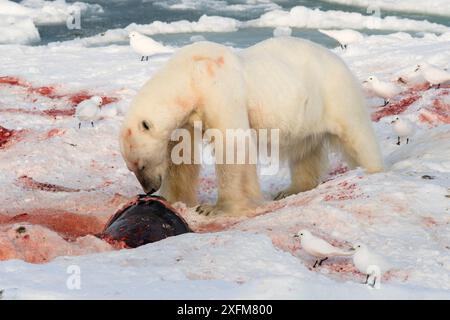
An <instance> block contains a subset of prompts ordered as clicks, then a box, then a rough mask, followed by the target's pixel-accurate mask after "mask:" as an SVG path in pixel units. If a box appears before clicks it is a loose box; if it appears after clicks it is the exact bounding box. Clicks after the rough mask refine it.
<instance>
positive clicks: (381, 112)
mask: <svg viewBox="0 0 450 320" xmlns="http://www.w3.org/2000/svg"><path fill="white" fill-rule="evenodd" d="M419 98H420V96H419V95H418V94H413V95H411V96H409V97H406V98H404V99H402V100H400V101H399V102H396V103H392V104H388V105H387V106H385V107H381V108H380V109H378V110H377V111H375V112H374V113H372V120H373V121H375V122H378V121H380V119H381V118H384V117H386V116H393V115H397V114H400V113H402V112H404V111H405V110H406V109H408V107H409V106H410V105H411V104H413V103H414V102H416V101H417V100H418V99H419Z"/></svg>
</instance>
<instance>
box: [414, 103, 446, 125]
mask: <svg viewBox="0 0 450 320" xmlns="http://www.w3.org/2000/svg"><path fill="white" fill-rule="evenodd" d="M419 120H420V121H422V122H426V123H428V124H430V125H431V126H436V125H437V124H439V123H445V124H450V105H449V104H446V103H444V102H442V101H441V100H439V99H435V100H434V101H433V104H432V105H431V106H429V107H425V108H423V109H422V110H421V111H420V115H419Z"/></svg>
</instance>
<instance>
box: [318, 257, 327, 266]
mask: <svg viewBox="0 0 450 320" xmlns="http://www.w3.org/2000/svg"><path fill="white" fill-rule="evenodd" d="M327 259H328V257H326V258H325V259H322V260H320V261H319V266H321V265H322V262H324V261H325V260H327Z"/></svg>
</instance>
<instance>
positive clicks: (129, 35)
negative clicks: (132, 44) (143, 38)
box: [128, 31, 141, 39]
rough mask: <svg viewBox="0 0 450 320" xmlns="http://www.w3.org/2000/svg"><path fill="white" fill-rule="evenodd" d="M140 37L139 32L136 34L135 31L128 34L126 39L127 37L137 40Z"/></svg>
mask: <svg viewBox="0 0 450 320" xmlns="http://www.w3.org/2000/svg"><path fill="white" fill-rule="evenodd" d="M140 35H141V34H140V33H139V32H137V31H131V32H130V33H129V34H128V37H129V38H130V39H136V38H138V37H139V36H140Z"/></svg>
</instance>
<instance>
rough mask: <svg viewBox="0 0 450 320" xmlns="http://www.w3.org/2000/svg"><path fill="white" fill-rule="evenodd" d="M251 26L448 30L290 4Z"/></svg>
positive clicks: (428, 25)
mask: <svg viewBox="0 0 450 320" xmlns="http://www.w3.org/2000/svg"><path fill="white" fill-rule="evenodd" d="M245 24H246V25H247V26H252V27H279V26H288V27H296V28H321V29H327V28H343V29H345V28H349V29H376V30H397V31H406V30H409V31H425V32H439V33H444V32H448V31H449V30H450V29H449V28H448V27H447V26H444V25H441V24H437V23H431V22H428V21H426V20H423V21H418V20H412V19H406V18H398V17H394V16H387V17H376V16H372V15H362V14H360V13H357V12H345V11H338V10H327V11H322V10H320V9H310V8H307V7H303V6H296V7H293V8H292V9H291V10H289V11H285V10H273V11H269V12H267V13H264V14H263V15H261V17H259V18H257V19H254V20H250V21H248V22H246V23H245Z"/></svg>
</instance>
